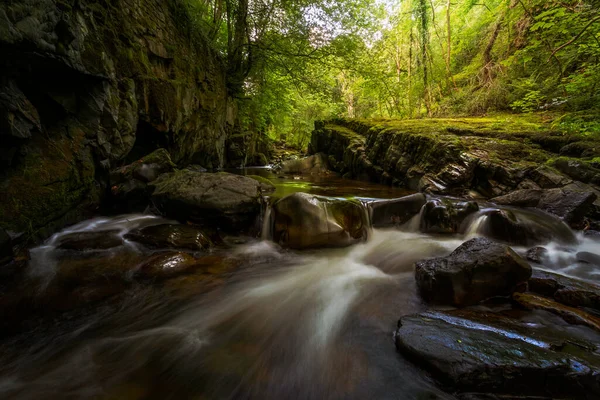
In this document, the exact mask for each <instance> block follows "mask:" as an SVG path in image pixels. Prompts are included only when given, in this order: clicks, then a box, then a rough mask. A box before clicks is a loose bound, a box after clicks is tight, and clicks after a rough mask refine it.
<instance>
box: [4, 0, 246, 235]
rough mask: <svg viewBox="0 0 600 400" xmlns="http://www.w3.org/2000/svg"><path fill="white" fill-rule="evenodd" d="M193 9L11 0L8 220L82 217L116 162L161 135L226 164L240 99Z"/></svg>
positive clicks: (43, 227) (31, 227)
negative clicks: (191, 15) (194, 22)
mask: <svg viewBox="0 0 600 400" xmlns="http://www.w3.org/2000/svg"><path fill="white" fill-rule="evenodd" d="M186 16H187V14H186V11H185V9H184V8H183V6H182V4H181V2H180V0H143V1H140V0H107V1H103V2H95V1H88V0H27V1H26V0H19V1H16V0H12V1H4V2H2V3H1V4H0V54H1V57H0V140H1V146H0V226H2V227H4V228H6V229H8V230H11V231H15V232H24V231H28V232H32V233H33V232H39V233H40V234H42V235H43V234H45V233H48V232H50V231H52V230H53V229H56V228H58V227H60V226H62V225H64V224H67V223H69V222H72V221H75V220H76V219H79V218H81V216H82V212H83V211H84V210H89V209H90V208H93V207H94V206H95V205H96V204H97V203H98V199H99V197H100V196H101V195H102V193H103V192H104V190H105V189H106V187H105V186H106V182H105V179H104V178H103V177H104V176H106V170H107V169H108V168H111V167H114V166H116V165H118V164H119V163H123V162H126V161H130V160H134V159H136V158H139V157H141V156H143V155H144V154H147V153H149V152H151V151H152V150H154V149H156V148H158V147H165V148H167V149H169V151H170V152H171V155H172V158H173V160H174V161H175V162H176V163H179V164H185V163H189V162H195V163H199V164H202V165H203V166H205V167H208V168H211V167H213V168H215V167H219V166H222V165H223V164H224V159H223V158H224V154H225V153H224V146H225V142H226V140H227V137H228V135H229V133H230V132H231V131H232V127H233V124H234V121H235V118H236V109H235V105H234V102H233V101H231V99H229V98H228V96H227V91H226V85H225V72H224V71H225V68H224V66H223V62H222V60H221V59H220V57H219V56H218V54H216V53H215V52H214V51H213V50H211V49H210V48H209V47H208V46H207V44H206V43H205V41H204V40H202V38H201V36H200V35H199V34H198V33H197V32H194V30H193V29H191V28H190V27H189V24H187V23H186V21H188V20H187V19H186Z"/></svg>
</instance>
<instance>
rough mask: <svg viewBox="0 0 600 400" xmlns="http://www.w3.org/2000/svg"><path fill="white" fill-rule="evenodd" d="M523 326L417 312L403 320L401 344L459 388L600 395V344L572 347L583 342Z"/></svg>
mask: <svg viewBox="0 0 600 400" xmlns="http://www.w3.org/2000/svg"><path fill="white" fill-rule="evenodd" d="M473 314H475V315H477V314H479V312H474V313H473ZM467 316H468V314H467ZM520 325H522V324H520V323H519V322H518V321H511V320H509V319H507V318H503V317H501V316H499V315H495V316H493V318H492V319H491V322H485V319H484V320H483V321H477V320H471V319H469V318H465V317H464V316H454V315H452V314H450V313H440V312H429V313H423V314H418V315H411V316H406V317H402V318H401V319H400V321H399V322H398V329H397V330H396V332H395V342H396V349H397V350H398V351H399V352H400V353H401V354H403V355H404V356H406V357H408V358H409V359H411V360H413V361H414V362H415V363H416V364H418V365H419V366H421V367H423V368H425V369H426V370H427V371H429V372H430V373H432V374H433V375H434V377H436V378H437V379H439V380H440V381H441V382H442V383H443V384H445V385H447V386H450V387H452V388H453V389H454V390H455V391H458V392H459V393H462V392H467V393H468V392H476V393H482V394H486V395H487V396H494V395H507V396H509V397H510V398H513V397H512V396H510V395H514V396H550V397H552V398H562V397H564V396H566V397H567V398H594V397H596V396H600V379H599V375H598V372H599V371H600V357H599V356H598V355H597V354H595V351H596V350H597V344H596V346H594V345H593V344H592V343H588V344H587V345H585V344H583V343H582V345H581V346H583V347H578V346H574V345H571V346H568V345H567V344H568V343H569V342H571V343H577V341H576V340H574V339H572V338H567V339H565V340H558V339H557V337H560V336H561V333H556V334H552V332H549V333H550V334H548V332H544V331H542V330H540V324H536V327H535V328H533V327H531V326H529V327H528V328H526V327H525V326H520ZM513 326H515V327H517V328H519V329H513V328H512V327H513ZM522 328H526V329H522ZM544 330H545V331H548V330H550V331H551V330H552V326H551V325H550V326H549V325H545V326H544ZM538 331H539V332H538ZM490 398H495V397H490Z"/></svg>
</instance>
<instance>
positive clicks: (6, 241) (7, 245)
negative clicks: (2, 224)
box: [0, 228, 13, 265]
mask: <svg viewBox="0 0 600 400" xmlns="http://www.w3.org/2000/svg"><path fill="white" fill-rule="evenodd" d="M12 258H13V248H12V239H11V238H10V235H9V234H8V233H6V231H5V230H4V229H2V228H0V265H3V264H6V263H8V262H9V261H10V260H12Z"/></svg>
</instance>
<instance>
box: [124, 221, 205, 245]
mask: <svg viewBox="0 0 600 400" xmlns="http://www.w3.org/2000/svg"><path fill="white" fill-rule="evenodd" d="M125 239H128V240H132V241H134V242H138V243H141V244H143V245H145V246H148V247H152V248H176V249H187V250H196V251H197V250H204V249H208V248H209V247H211V244H212V243H211V241H210V239H209V238H208V237H206V236H205V235H204V233H203V232H202V231H201V230H200V229H198V228H195V227H193V226H189V225H175V224H163V225H152V226H148V227H145V228H142V229H136V230H133V231H131V232H128V233H127V234H126V235H125Z"/></svg>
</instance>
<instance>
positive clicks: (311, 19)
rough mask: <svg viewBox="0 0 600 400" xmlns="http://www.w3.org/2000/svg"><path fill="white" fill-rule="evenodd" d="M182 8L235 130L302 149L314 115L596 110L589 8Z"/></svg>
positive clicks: (596, 55)
mask: <svg viewBox="0 0 600 400" xmlns="http://www.w3.org/2000/svg"><path fill="white" fill-rule="evenodd" d="M174 1H176V0H174ZM181 1H182V2H184V4H186V9H187V12H186V13H185V16H182V17H181V18H182V20H183V21H184V23H183V24H182V25H183V26H189V27H195V28H194V29H195V30H196V31H201V32H202V34H203V35H204V36H205V37H207V38H209V40H210V42H211V43H212V46H213V47H214V48H215V49H217V50H218V51H219V52H220V53H221V54H222V55H223V58H224V61H225V62H226V64H227V71H228V77H229V85H230V92H231V95H232V96H234V97H235V98H238V99H239V104H240V131H241V134H243V135H248V136H251V135H255V136H256V135H261V136H262V137H268V138H270V139H272V140H285V141H286V142H287V143H288V144H290V145H294V146H297V147H299V148H302V147H304V146H306V144H307V143H308V138H309V134H310V131H311V130H312V126H313V122H314V120H315V119H326V118H332V117H357V118H380V117H389V118H414V117H422V116H428V115H434V116H447V115H473V114H485V113H489V112H494V111H509V110H512V111H513V112H518V113H531V112H535V111H540V110H562V111H564V112H567V111H568V112H573V111H578V110H587V109H594V108H596V109H597V108H598V104H600V8H599V4H598V3H597V2H595V1H581V0H549V1H548V0H519V1H516V0H489V1H485V2H482V1H477V0H458V1H447V0H402V1H400V2H398V3H395V4H394V3H391V2H387V1H380V0H345V1H333V0H324V1H323V0H296V1H286V2H284V1H281V0H262V1H253V2H248V0H181ZM190 30H192V29H191V28H190ZM563 123H564V126H561V128H565V129H567V130H579V131H580V132H582V133H584V134H587V133H588V132H595V129H596V128H595V127H594V124H593V123H591V122H589V121H587V122H585V123H584V124H581V123H578V122H567V121H563Z"/></svg>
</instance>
